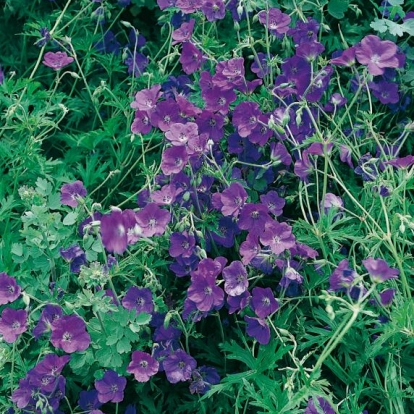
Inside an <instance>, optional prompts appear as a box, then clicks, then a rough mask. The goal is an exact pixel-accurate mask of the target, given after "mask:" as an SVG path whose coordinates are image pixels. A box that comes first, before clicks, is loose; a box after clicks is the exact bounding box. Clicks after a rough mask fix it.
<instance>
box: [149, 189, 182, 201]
mask: <svg viewBox="0 0 414 414" xmlns="http://www.w3.org/2000/svg"><path fill="white" fill-rule="evenodd" d="M181 192H182V190H181V189H180V188H177V187H176V186H175V185H172V184H168V185H164V186H163V187H162V188H161V189H160V190H156V191H153V192H152V193H151V200H152V201H154V202H156V203H157V204H159V205H164V206H169V205H171V204H173V203H174V202H175V200H176V199H177V196H178V195H179V194H180V193H181Z"/></svg>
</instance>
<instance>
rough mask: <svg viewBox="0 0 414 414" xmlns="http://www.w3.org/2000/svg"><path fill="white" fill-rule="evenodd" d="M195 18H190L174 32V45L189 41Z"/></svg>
mask: <svg viewBox="0 0 414 414" xmlns="http://www.w3.org/2000/svg"><path fill="white" fill-rule="evenodd" d="M194 24H195V20H194V19H190V20H189V21H188V22H184V23H183V24H182V25H181V26H180V27H179V28H178V29H176V30H174V31H173V32H172V36H171V37H172V39H173V40H174V42H172V44H173V45H175V44H177V43H183V42H188V41H190V40H191V36H192V35H193V30H194Z"/></svg>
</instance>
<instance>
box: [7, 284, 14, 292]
mask: <svg viewBox="0 0 414 414" xmlns="http://www.w3.org/2000/svg"><path fill="white" fill-rule="evenodd" d="M7 292H9V293H14V287H13V286H11V285H9V286H7Z"/></svg>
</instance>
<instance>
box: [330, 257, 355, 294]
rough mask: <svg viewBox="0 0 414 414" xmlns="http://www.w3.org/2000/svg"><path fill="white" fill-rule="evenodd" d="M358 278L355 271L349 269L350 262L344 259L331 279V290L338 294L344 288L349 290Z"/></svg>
mask: <svg viewBox="0 0 414 414" xmlns="http://www.w3.org/2000/svg"><path fill="white" fill-rule="evenodd" d="M357 276H358V274H357V273H356V272H355V270H353V269H351V268H350V267H349V261H348V260H347V259H343V260H341V261H340V262H339V263H338V266H337V268H336V269H335V270H334V271H333V273H332V274H331V276H330V277H329V290H333V291H335V292H338V291H341V290H343V289H344V288H345V289H349V288H350V287H351V286H352V283H353V281H354V279H355V278H356V277H357Z"/></svg>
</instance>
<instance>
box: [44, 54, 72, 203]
mask: <svg viewBox="0 0 414 414" xmlns="http://www.w3.org/2000/svg"><path fill="white" fill-rule="evenodd" d="M72 62H73V57H70V56H68V55H67V54H66V52H56V53H55V52H47V53H45V55H44V56H43V62H42V63H43V64H44V65H45V66H48V67H49V68H52V69H54V70H59V69H62V68H64V67H65V66H67V65H69V64H71V63H72ZM69 205H70V204H69Z"/></svg>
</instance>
